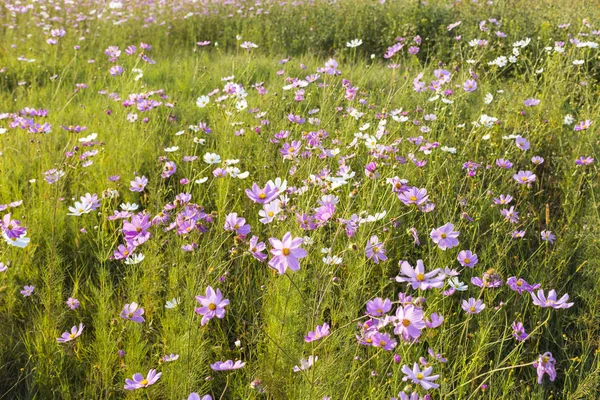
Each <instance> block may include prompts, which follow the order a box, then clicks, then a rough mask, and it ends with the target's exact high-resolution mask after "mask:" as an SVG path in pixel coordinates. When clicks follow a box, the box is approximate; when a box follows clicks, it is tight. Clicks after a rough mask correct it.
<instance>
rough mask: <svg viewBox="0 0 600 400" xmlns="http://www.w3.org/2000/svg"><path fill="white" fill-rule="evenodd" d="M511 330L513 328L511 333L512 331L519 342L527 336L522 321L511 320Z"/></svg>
mask: <svg viewBox="0 0 600 400" xmlns="http://www.w3.org/2000/svg"><path fill="white" fill-rule="evenodd" d="M512 330H513V333H512V334H513V336H514V337H515V339H517V340H518V341H519V342H522V341H523V340H525V339H527V338H528V337H529V335H528V334H527V332H525V327H524V326H523V323H522V322H518V321H515V322H513V324H512Z"/></svg>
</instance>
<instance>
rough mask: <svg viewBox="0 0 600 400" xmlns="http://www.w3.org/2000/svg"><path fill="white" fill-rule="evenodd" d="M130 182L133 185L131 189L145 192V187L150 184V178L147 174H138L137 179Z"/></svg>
mask: <svg viewBox="0 0 600 400" xmlns="http://www.w3.org/2000/svg"><path fill="white" fill-rule="evenodd" d="M130 184H131V187H130V188H129V190H131V191H132V192H143V191H144V188H145V187H146V185H147V184H148V178H146V177H145V176H142V177H139V176H136V177H135V179H134V180H132V181H131V182H130Z"/></svg>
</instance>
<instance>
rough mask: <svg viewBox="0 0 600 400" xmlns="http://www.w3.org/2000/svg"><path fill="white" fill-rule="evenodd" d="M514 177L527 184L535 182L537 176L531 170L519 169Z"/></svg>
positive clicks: (518, 181)
mask: <svg viewBox="0 0 600 400" xmlns="http://www.w3.org/2000/svg"><path fill="white" fill-rule="evenodd" d="M513 179H514V180H515V181H517V183H519V184H521V185H526V184H530V183H532V182H535V180H536V179H537V176H536V175H535V174H534V173H533V172H531V171H519V172H517V173H516V174H514V175H513Z"/></svg>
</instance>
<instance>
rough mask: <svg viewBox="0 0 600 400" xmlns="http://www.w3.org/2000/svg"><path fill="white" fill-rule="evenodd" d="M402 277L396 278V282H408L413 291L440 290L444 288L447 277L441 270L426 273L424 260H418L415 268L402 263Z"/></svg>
mask: <svg viewBox="0 0 600 400" xmlns="http://www.w3.org/2000/svg"><path fill="white" fill-rule="evenodd" d="M400 272H401V273H402V275H401V276H397V277H396V282H406V283H408V284H409V285H411V286H412V288H413V289H421V290H426V289H432V288H437V289H440V288H441V287H442V286H444V278H445V275H444V273H443V272H442V271H440V269H439V268H436V269H434V270H432V271H430V272H427V273H425V265H424V264H423V260H417V266H416V267H415V268H413V267H412V266H411V265H410V264H409V263H408V262H406V261H402V262H401V263H400Z"/></svg>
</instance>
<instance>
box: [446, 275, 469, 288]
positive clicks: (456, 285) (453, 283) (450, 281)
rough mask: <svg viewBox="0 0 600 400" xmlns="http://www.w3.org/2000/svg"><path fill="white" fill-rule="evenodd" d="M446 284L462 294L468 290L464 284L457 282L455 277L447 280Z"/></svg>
mask: <svg viewBox="0 0 600 400" xmlns="http://www.w3.org/2000/svg"><path fill="white" fill-rule="evenodd" d="M448 284H449V285H450V286H452V287H453V288H454V289H456V290H458V291H460V292H464V291H465V290H467V289H468V288H469V287H468V286H467V285H465V283H464V282H461V281H459V280H458V278H457V277H454V278H451V279H448Z"/></svg>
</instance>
